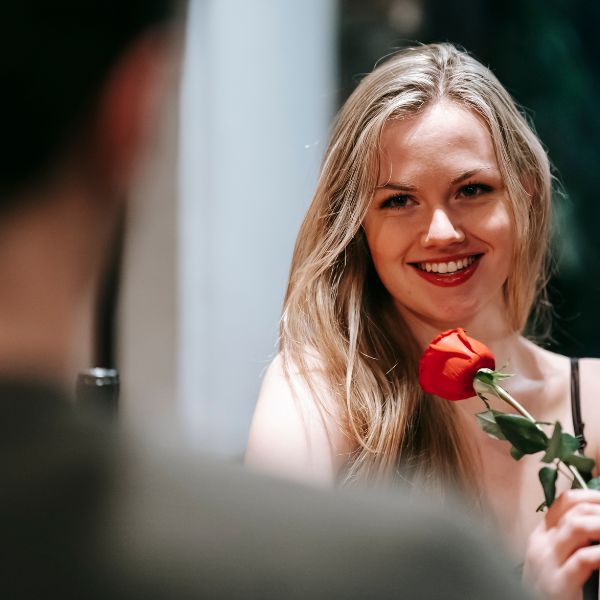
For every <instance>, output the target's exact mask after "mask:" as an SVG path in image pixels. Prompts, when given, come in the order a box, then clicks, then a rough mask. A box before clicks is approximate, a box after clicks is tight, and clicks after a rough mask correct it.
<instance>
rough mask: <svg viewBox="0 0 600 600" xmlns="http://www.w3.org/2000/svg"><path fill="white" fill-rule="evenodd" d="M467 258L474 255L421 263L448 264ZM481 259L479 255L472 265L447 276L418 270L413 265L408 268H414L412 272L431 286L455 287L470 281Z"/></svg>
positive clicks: (448, 257)
mask: <svg viewBox="0 0 600 600" xmlns="http://www.w3.org/2000/svg"><path fill="white" fill-rule="evenodd" d="M468 256H474V255H473V254H462V255H460V256H459V255H457V256H445V257H444V259H443V260H437V261H436V260H433V259H429V260H427V261H421V262H450V261H451V260H458V259H460V258H466V257H468ZM482 257H483V254H479V255H478V258H477V259H476V260H474V261H473V263H472V264H470V265H469V266H468V267H467V268H466V269H461V270H460V271H455V272H454V273H447V274H440V273H434V272H433V271H429V272H428V271H423V270H421V269H419V267H417V266H416V265H415V263H410V266H411V267H413V268H414V270H415V271H416V272H417V275H419V276H420V277H422V278H423V279H424V280H425V281H428V282H429V283H432V284H433V285H437V286H439V287H454V286H457V285H462V284H463V283H465V282H466V281H468V280H469V279H471V277H473V274H474V273H475V271H476V270H477V267H478V266H479V263H480V261H481V258H482Z"/></svg>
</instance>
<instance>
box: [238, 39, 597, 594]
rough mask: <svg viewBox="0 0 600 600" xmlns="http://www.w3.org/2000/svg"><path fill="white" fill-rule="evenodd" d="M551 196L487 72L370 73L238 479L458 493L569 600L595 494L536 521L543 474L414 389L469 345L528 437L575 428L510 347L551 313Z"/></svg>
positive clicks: (329, 157) (412, 57) (585, 392)
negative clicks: (258, 470) (269, 474)
mask: <svg viewBox="0 0 600 600" xmlns="http://www.w3.org/2000/svg"><path fill="white" fill-rule="evenodd" d="M551 194H552V177H551V174H550V168H549V164H548V159H547V156H546V154H545V152H544V150H543V148H542V146H541V144H540V142H539V141H538V139H537V137H536V136H535V134H534V133H533V131H532V130H531V128H530V126H529V125H528V123H527V121H526V119H525V118H524V117H523V115H522V114H521V113H520V112H519V110H518V109H517V108H516V106H515V104H514V102H513V101H512V99H511V98H510V96H509V94H508V93H507V92H506V90H505V89H504V88H503V87H502V86H501V84H500V83H499V82H498V81H497V80H496V78H495V77H494V76H493V75H492V73H491V72H490V71H489V70H488V69H486V68H484V67H483V66H482V65H481V64H479V63H478V62H477V61H475V60H474V59H473V58H471V57H470V56H468V55H467V54H465V53H463V52H461V51H459V50H457V49H456V48H454V47H453V46H451V45H448V44H439V45H430V46H420V47H415V48H410V49H407V50H405V51H402V52H400V53H398V54H396V55H395V56H393V57H391V58H390V59H388V60H387V61H386V62H384V63H383V64H381V65H380V66H378V68H377V69H376V70H375V71H374V72H373V73H371V74H370V75H369V76H367V77H366V78H365V79H364V80H363V81H362V83H361V84H360V85H359V86H358V88H357V89H356V90H355V92H354V93H353V94H352V96H351V97H350V98H349V99H348V101H347V102H346V104H345V105H344V107H343V108H342V110H341V112H340V114H339V116H338V118H337V121H336V124H335V127H334V130H333V134H332V138H331V142H330V144H329V147H328V149H327V152H326V154H325V158H324V162H323V167H322V172H321V176H320V179H319V182H318V186H317V190H316V193H315V196H314V199H313V202H312V204H311V206H310V208H309V210H308V213H307V215H306V218H305V220H304V223H303V225H302V228H301V230H300V233H299V235H298V240H297V243H296V248H295V253H294V258H293V262H292V267H291V273H290V281H289V286H288V290H287V295H286V301H285V307H284V313H283V318H282V322H281V348H280V354H279V355H278V357H277V358H276V359H275V360H274V362H273V364H272V365H271V367H270V368H269V371H268V372H267V375H266V377H265V381H264V384H263V388H262V390H261V394H260V398H259V401H258V405H257V408H256V413H255V416H254V420H253V424H252V428H251V432H250V438H249V444H248V451H247V462H248V463H249V464H251V465H256V466H261V467H265V468H269V469H271V470H273V471H276V472H279V473H283V474H286V475H291V476H295V477H299V478H302V479H308V480H312V481H320V482H326V483H331V484H333V483H334V482H336V481H343V482H349V481H352V480H355V479H367V480H371V481H389V479H390V478H399V477H402V478H408V479H411V480H419V481H422V482H425V483H426V485H428V486H429V487H435V488H437V489H439V490H443V489H444V488H445V487H447V486H449V485H459V486H460V487H461V488H462V489H463V490H465V491H467V492H468V493H469V494H471V497H473V498H474V499H475V500H476V502H477V503H478V504H480V506H481V507H482V508H483V510H484V512H485V513H486V514H491V515H493V518H494V519H495V520H496V522H497V523H498V524H501V529H502V531H504V532H505V533H506V535H507V538H508V541H509V543H510V544H511V545H512V547H513V548H514V551H515V553H516V554H517V556H519V557H521V558H523V557H524V556H525V555H526V550H527V548H529V552H527V556H528V559H527V561H526V565H525V569H526V573H527V575H528V577H529V578H530V579H531V580H536V581H538V583H536V585H537V586H538V588H539V589H541V590H542V591H548V590H546V589H545V588H544V586H545V585H546V583H545V582H546V581H548V580H551V581H552V583H551V586H550V588H549V590H552V593H555V591H556V590H559V596H557V597H560V598H567V597H571V596H572V597H573V598H576V597H577V594H578V593H579V592H578V590H579V588H580V585H581V582H582V581H584V580H585V578H586V577H587V576H588V575H589V573H590V572H591V570H593V569H595V568H598V566H599V564H600V551H599V550H597V549H596V548H592V549H591V550H590V549H589V548H588V541H589V539H599V538H600V494H598V493H593V492H589V493H579V494H578V493H575V494H573V493H569V494H568V495H566V496H564V498H563V499H562V500H561V502H558V503H557V506H556V508H554V507H553V510H550V511H548V513H547V515H546V516H545V517H544V515H543V514H540V513H536V512H535V507H536V506H538V505H539V504H540V502H541V498H540V494H541V490H540V486H539V482H538V478H537V471H538V469H539V462H538V459H539V457H533V458H532V457H526V458H524V459H523V460H521V461H519V462H518V463H517V462H515V461H514V460H513V459H512V458H511V457H510V455H509V453H508V448H507V447H506V444H505V443H503V442H499V441H497V440H493V439H491V438H489V437H488V436H486V435H485V434H484V433H483V432H481V431H480V430H479V428H478V426H477V424H476V422H475V418H474V416H473V415H474V413H476V412H479V411H480V410H482V405H481V402H480V400H479V399H477V398H472V399H470V400H467V401H464V402H461V403H449V402H446V401H444V400H441V399H439V398H435V397H426V396H425V395H424V394H423V392H422V391H421V389H420V388H419V384H418V381H417V371H418V367H417V365H418V360H419V357H420V355H421V353H422V351H423V349H424V348H425V347H426V346H427V344H428V343H429V342H430V341H431V339H432V338H433V337H434V336H435V335H436V334H437V333H439V332H440V331H442V330H445V329H449V328H453V327H464V328H465V329H467V331H468V332H469V334H470V335H471V336H473V337H475V338H478V339H480V340H481V341H483V342H484V343H485V344H487V345H488V346H489V347H490V348H491V349H492V351H493V352H494V354H495V356H496V358H497V361H498V364H499V365H502V364H505V363H506V364H507V365H509V366H508V370H509V371H510V372H511V373H514V377H512V378H511V379H510V380H509V381H508V384H507V388H508V389H509V391H510V392H512V393H513V395H515V396H516V397H517V398H518V399H519V401H520V402H521V403H522V404H524V405H525V406H526V407H527V408H528V410H529V411H530V412H531V413H532V414H534V415H535V416H536V418H537V419H538V420H540V421H555V420H560V421H561V422H562V423H563V425H564V426H565V428H567V429H568V428H569V427H570V423H571V401H570V385H571V366H570V361H569V359H568V358H566V357H563V356H559V355H556V354H553V353H550V352H548V351H546V350H543V349H542V348H540V347H538V346H536V345H535V344H533V343H532V342H530V341H528V340H527V339H526V338H525V337H524V336H523V335H522V333H523V331H524V329H525V326H526V323H527V322H528V320H531V319H534V318H535V317H536V316H537V313H538V312H539V309H541V308H543V307H544V306H545V299H544V286H545V282H546V266H547V265H546V262H547V247H548V236H549V217H550V202H551ZM530 322H531V321H530ZM595 373H600V364H599V362H598V361H595V360H584V361H582V362H581V366H580V375H581V377H580V380H581V399H582V411H583V416H584V419H585V420H586V424H587V429H586V436H587V438H588V440H589V442H590V443H589V445H588V448H587V454H588V455H590V456H593V457H594V458H596V459H598V458H599V452H598V450H599V447H598V442H597V440H600V435H598V434H599V433H600V409H599V408H598V407H597V406H596V405H597V403H595V398H596V397H598V396H599V395H600V383H597V382H596V379H595V378H594V374H595ZM496 408H498V409H499V410H506V407H505V406H496ZM568 487H569V482H568V481H566V480H565V481H563V482H562V490H566V489H568ZM489 509H491V510H489ZM582 515H583V516H582ZM553 519H554V520H553ZM574 522H575V525H574V524H573V523H574ZM575 530H576V531H577V532H578V533H573V531H575ZM534 532H535V533H534ZM557 532H558V533H557ZM532 534H533V535H532ZM540 548H541V549H542V550H540ZM534 550H535V551H534ZM550 555H551V558H552V560H551V558H550V557H549V556H550ZM539 556H542V557H543V560H538V557H539ZM552 561H554V562H552ZM548 565H553V566H552V567H550V566H548Z"/></svg>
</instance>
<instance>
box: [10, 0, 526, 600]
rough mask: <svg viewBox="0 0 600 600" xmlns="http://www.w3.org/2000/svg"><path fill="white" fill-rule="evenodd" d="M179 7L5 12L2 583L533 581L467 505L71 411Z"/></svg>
mask: <svg viewBox="0 0 600 600" xmlns="http://www.w3.org/2000/svg"><path fill="white" fill-rule="evenodd" d="M170 9H171V7H170V6H169V5H168V3H167V2H160V1H153V0H120V1H119V2H106V0H102V1H101V0H86V1H81V0H77V1H74V0H73V1H69V0H56V1H54V2H42V1H41V0H40V1H36V2H29V3H27V2H26V1H25V0H5V1H4V2H3V3H2V8H1V9H0V10H1V13H2V24H3V32H2V36H0V60H1V61H2V65H1V69H0V73H2V75H1V77H2V79H3V85H2V94H0V107H1V110H0V119H1V120H2V127H1V129H0V131H2V141H1V144H0V148H1V150H0V152H1V159H0V204H1V212H0V411H1V412H0V415H1V421H0V423H1V425H0V427H1V431H0V448H1V453H0V476H1V486H2V491H1V492H0V544H1V547H2V556H1V557H0V565H1V566H0V569H1V570H2V573H1V575H0V594H1V596H2V598H45V597H51V598H54V597H57V598H96V597H97V598H120V597H123V598H129V599H131V598H188V597H190V598H191V597H194V598H238V597H239V598H242V597H243V598H326V597H327V598H388V597H401V598H413V597H414V598H441V597H444V598H447V599H452V598H456V599H457V600H458V599H465V598H488V599H495V598H498V599H500V598H520V597H521V594H522V592H521V591H520V590H519V589H518V587H517V585H516V583H515V582H513V581H511V579H510V576H509V573H508V572H503V571H502V569H503V568H505V567H503V566H502V565H501V564H500V566H497V562H498V561H497V560H496V557H495V556H493V555H492V553H491V552H490V550H489V549H487V548H486V547H485V546H484V545H483V544H482V543H481V542H480V541H479V540H478V538H477V536H476V535H472V534H470V533H469V532H468V531H466V530H465V526H464V523H462V521H460V519H458V521H459V524H456V519H457V517H452V519H450V518H449V517H443V516H441V515H439V514H437V513H436V512H435V511H433V510H430V509H424V508H417V507H414V506H410V505H409V504H408V501H407V500H406V499H405V498H404V497H402V496H400V495H391V496H386V497H385V498H377V497H373V496H371V497H369V498H362V497H359V496H358V495H356V496H350V495H342V494H336V495H333V494H325V493H321V492H319V491H316V490H307V489H304V488H301V487H296V486H292V485H286V484H283V483H277V482H275V481H271V480H268V479H263V478H259V477H258V476H253V475H250V474H248V473H245V472H243V471H242V470H241V469H237V468H234V467H231V466H225V465H217V464H214V463H213V462H211V461H208V460H200V459H198V458H187V457H186V456H185V455H183V454H181V453H180V454H178V455H177V456H165V455H162V454H160V453H152V452H149V451H148V450H145V449H143V448H142V447H141V446H140V445H139V444H136V445H134V444H133V442H128V441H124V440H123V439H122V436H119V435H117V434H116V433H115V432H113V431H112V430H111V428H110V425H108V424H105V423H102V422H100V421H99V420H97V419H96V418H95V417H93V416H85V415H81V414H79V415H76V414H74V412H73V410H72V405H71V404H70V401H69V399H68V394H67V393H66V392H65V390H68V389H70V388H71V387H72V381H71V380H70V369H69V367H70V365H71V364H72V362H73V356H72V355H73V352H74V349H75V348H76V345H75V344H74V340H75V339H77V338H78V327H79V322H80V318H79V317H80V315H81V314H82V311H83V313H85V310H84V308H85V306H86V304H89V303H90V302H91V301H92V299H93V297H94V294H95V292H96V289H97V286H98V281H99V277H100V274H101V272H102V268H103V265H104V262H105V260H106V256H107V253H108V250H109V248H110V245H111V239H112V236H113V233H114V230H115V227H116V224H117V223H118V222H119V216H120V214H121V212H122V210H123V203H124V198H125V192H126V189H127V185H128V183H129V181H130V179H131V177H132V173H133V170H134V167H135V162H136V159H137V157H138V155H139V153H140V150H141V147H142V144H143V139H144V130H145V128H146V124H147V123H148V122H150V121H151V118H150V114H149V111H150V110H151V109H152V105H153V103H154V102H153V100H154V97H155V94H156V92H157V89H158V88H159V87H160V83H161V81H160V75H161V68H160V65H161V64H162V59H163V57H164V53H165V52H166V51H167V48H168V41H169V35H170V34H168V33H167V32H168V31H169V23H170V21H169V15H170ZM82 307H83V308H82ZM452 520H454V521H455V522H454V524H452Z"/></svg>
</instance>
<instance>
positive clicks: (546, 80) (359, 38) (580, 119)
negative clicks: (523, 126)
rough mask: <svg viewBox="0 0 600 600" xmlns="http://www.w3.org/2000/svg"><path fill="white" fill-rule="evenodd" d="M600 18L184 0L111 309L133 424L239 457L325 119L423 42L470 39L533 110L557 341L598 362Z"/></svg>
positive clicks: (541, 7)
mask: <svg viewBox="0 0 600 600" xmlns="http://www.w3.org/2000/svg"><path fill="white" fill-rule="evenodd" d="M598 23H600V5H599V4H597V3H593V2H584V1H583V0H569V1H567V0H455V1H454V2H445V1H442V0H337V1H335V0H302V2H300V1H298V0H191V2H190V5H189V15H188V22H187V31H186V40H185V44H184V48H183V53H184V61H183V66H182V73H181V75H182V77H181V86H180V89H179V90H173V92H172V94H171V96H170V97H169V98H168V100H167V103H168V107H167V110H166V111H165V115H164V119H163V121H164V122H162V123H161V124H160V127H159V128H158V129H159V131H158V132H157V138H156V143H155V144H154V145H153V146H152V147H151V149H150V151H149V153H148V158H147V161H146V164H145V166H144V168H143V169H142V172H141V173H140V178H139V184H138V186H137V189H136V191H135V195H136V196H137V198H136V199H135V202H134V206H133V209H132V211H131V214H130V215H129V218H128V234H127V240H126V243H125V246H124V248H123V249H122V253H121V258H122V260H121V267H120V274H119V273H116V274H118V275H119V277H115V278H113V281H112V282H111V284H110V286H109V292H108V295H107V298H108V299H109V300H108V302H107V306H105V311H104V312H105V318H106V319H105V320H106V322H107V323H114V327H112V328H111V327H109V328H108V330H111V331H113V332H114V335H113V336H112V338H111V337H110V336H109V337H108V338H107V339H103V340H101V343H102V344H103V345H104V348H103V351H102V352H101V353H100V356H103V357H104V361H105V362H110V363H116V365H117V366H118V367H119V368H120V370H121V376H122V396H121V402H122V415H123V418H124V419H125V421H127V422H128V423H129V424H133V425H135V424H140V423H144V426H147V425H148V424H155V425H156V427H164V426H165V425H166V424H167V423H168V424H169V426H172V427H174V428H175V430H176V431H178V432H179V433H180V434H181V435H182V436H184V437H185V438H186V439H187V441H188V442H189V443H190V444H192V445H193V446H195V447H198V448H202V449H203V450H209V451H213V452H215V453H217V454H220V455H223V456H227V457H239V456H241V454H242V453H243V449H244V446H245V442H246V436H247V431H248V427H249V423H250V418H251V415H252V410H253V407H254V403H255V401H256V397H257V394H258V391H259V386H260V380H261V377H262V374H263V372H264V370H265V368H266V366H267V365H268V363H269V361H270V359H271V358H272V356H273V355H274V353H275V351H276V342H277V324H278V319H279V315H280V310H281V303H282V298H283V294H284V291H285V285H286V278H287V272H288V267H289V262H290V258H291V253H292V249H293V244H294V240H295V236H296V232H297V230H298V227H299V225H300V222H301V219H302V217H303V214H304V212H305V210H306V208H307V206H308V203H309V202H310V198H311V193H312V190H313V188H314V185H315V181H316V174H317V171H318V166H319V162H320V159H321V155H322V152H323V149H324V146H325V144H326V141H327V135H328V129H329V125H330V123H331V119H332V117H333V115H334V114H335V111H336V110H337V108H338V107H339V105H340V103H341V102H343V101H344V99H345V98H346V97H347V96H348V94H349V93H350V92H351V91H352V90H353V89H354V87H355V86H356V84H357V83H358V81H360V78H361V77H362V76H363V75H364V74H366V73H368V72H369V71H371V70H372V68H373V66H374V65H375V63H376V62H377V60H378V59H380V58H381V57H383V56H385V55H386V54H389V53H390V52H393V51H394V50H397V49H399V48H401V47H403V46H406V45H409V44H411V43H414V42H416V41H420V42H432V41H450V42H454V43H456V44H459V45H462V46H464V47H465V48H466V49H467V50H469V51H470V52H471V53H473V54H474V55H475V56H476V57H477V58H478V59H479V60H480V61H482V62H483V63H484V64H486V65H488V66H490V67H491V69H492V70H493V71H494V72H495V73H496V75H497V76H498V78H499V79H500V81H502V82H503V83H504V85H505V86H506V87H507V88H508V90H509V91H510V92H511V93H512V94H513V96H514V97H515V98H516V100H517V101H518V102H519V103H520V104H521V105H522V106H524V107H525V108H526V109H527V112H528V113H529V115H530V116H531V118H532V120H533V122H534V124H535V127H536V129H537V132H538V134H539V136H540V137H541V139H542V141H543V143H544V144H545V146H546V147H547V149H548V152H549V155H550V158H551V161H552V162H553V164H554V166H555V169H556V176H557V177H558V179H559V181H560V182H561V185H562V189H563V193H562V194H560V195H557V198H556V201H555V222H556V232H555V257H556V260H555V262H556V274H555V275H554V276H553V278H552V282H551V287H550V291H551V299H552V303H553V305H554V313H555V315H554V322H553V339H552V340H550V341H549V344H548V345H549V347H550V348H551V349H553V350H556V351H559V352H561V353H564V354H568V355H574V356H586V355H588V356H589V355H593V356H600V315H599V314H598V310H597V307H598V306H600V264H599V262H598V248H597V246H598V244H597V239H598V233H597V232H596V228H597V223H600V203H599V202H598V200H597V199H596V197H595V191H596V190H597V189H598V188H597V187H596V184H595V182H596V181H597V180H598V178H599V177H600V112H599V111H598V110H597V108H596V105H597V98H598V97H599V95H600V94H599V92H600V90H599V89H598V86H599V81H600V78H599V74H600V73H599V70H600V61H599V60H598V54H599V53H600V51H599V50H598V49H597V47H596V45H595V42H596V39H595V37H596V36H597V34H596V26H597V24H598ZM119 279H120V281H121V284H120V286H119V285H118V281H119ZM117 289H118V295H117V296H115V290H117ZM111 298H112V300H111ZM103 366H114V364H106V365H103Z"/></svg>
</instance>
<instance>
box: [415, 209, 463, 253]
mask: <svg viewBox="0 0 600 600" xmlns="http://www.w3.org/2000/svg"><path fill="white" fill-rule="evenodd" d="M464 239H465V234H464V233H463V231H462V229H460V227H459V226H458V225H457V224H456V222H454V221H453V220H452V219H451V218H450V215H449V214H448V213H447V212H446V211H445V210H443V209H442V208H436V209H435V210H434V211H433V213H432V215H431V220H430V221H429V224H428V225H427V229H426V231H425V232H424V233H423V236H422V238H421V243H422V244H423V246H425V247H427V246H447V245H449V244H456V243H460V242H462V241H463V240H464Z"/></svg>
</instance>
